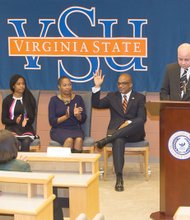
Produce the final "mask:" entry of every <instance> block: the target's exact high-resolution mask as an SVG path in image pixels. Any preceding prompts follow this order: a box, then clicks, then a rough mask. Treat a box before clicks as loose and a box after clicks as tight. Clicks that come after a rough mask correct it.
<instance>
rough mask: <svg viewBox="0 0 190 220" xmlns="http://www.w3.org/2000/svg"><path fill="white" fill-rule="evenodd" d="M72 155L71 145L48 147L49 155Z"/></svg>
mask: <svg viewBox="0 0 190 220" xmlns="http://www.w3.org/2000/svg"><path fill="white" fill-rule="evenodd" d="M70 155H71V148H69V147H48V148H47V156H54V157H69V156H70Z"/></svg>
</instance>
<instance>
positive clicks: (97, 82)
mask: <svg viewBox="0 0 190 220" xmlns="http://www.w3.org/2000/svg"><path fill="white" fill-rule="evenodd" d="M103 81H104V76H103V75H102V70H101V69H100V70H99V69H98V70H96V73H95V74H94V84H95V87H96V88H99V87H100V86H101V85H102V83H103Z"/></svg>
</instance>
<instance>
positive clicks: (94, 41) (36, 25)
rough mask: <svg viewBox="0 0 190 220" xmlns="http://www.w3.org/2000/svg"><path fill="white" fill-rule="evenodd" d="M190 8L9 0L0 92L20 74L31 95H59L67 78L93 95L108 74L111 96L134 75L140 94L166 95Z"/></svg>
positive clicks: (2, 22) (4, 9) (1, 22)
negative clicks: (121, 80) (98, 74)
mask: <svg viewBox="0 0 190 220" xmlns="http://www.w3.org/2000/svg"><path fill="white" fill-rule="evenodd" d="M185 2H186V1H185V0H182V1H180V3H179V2H178V1H177V0H174V1H172V5H171V4H169V3H166V2H165V1H163V0H162V1H161V2H159V5H156V4H155V3H154V4H153V3H150V1H149V0H144V1H143V3H142V2H141V1H140V0H136V1H132V0H129V1H119V2H118V1H115V0H111V1H110V0H109V1H108V0H102V1H99V0H98V1H95V2H90V1H88V2H86V3H85V2H82V1H81V3H80V4H79V1H69V0H68V1H61V0H46V1H44V0H39V1H36V0H33V1H32V0H28V1H27V2H25V1H24V0H18V1H16V2H12V1H11V0H2V1H1V7H0V12H1V19H0V28H1V32H0V35H1V42H0V45H1V50H0V56H1V59H0V63H1V64H0V87H1V88H2V89H4V88H8V87H9V79H10V77H11V76H12V75H13V74H15V73H18V74H22V75H23V76H24V77H25V78H26V80H27V83H28V86H29V88H31V89H40V90H54V89H57V79H58V78H59V77H60V76H63V75H66V76H68V77H69V78H70V79H71V81H72V82H73V88H74V90H90V89H91V87H92V86H93V74H94V73H95V71H96V70H97V69H102V71H103V74H104V75H105V80H104V84H103V87H102V89H103V90H105V91H113V90H115V89H116V83H117V78H118V76H119V75H120V74H121V73H126V72H127V73H129V74H131V75H132V76H133V81H134V83H133V84H134V87H135V89H136V90H138V91H153V92H154V91H159V89H160V85H161V82H162V78H163V74H164V68H165V65H166V64H167V63H169V62H175V60H176V50H177V46H178V45H179V44H180V43H182V42H188V41H189V37H190V36H189V35H190V31H187V30H186V31H185V27H186V26H189V25H188V23H187V21H188V18H189V15H188V14H189V13H187V14H185V13H184V10H187V9H186V8H187V7H185ZM179 7H181V8H182V9H181V10H180V11H183V13H182V14H181V16H180V19H179V18H178V17H179V13H180V12H179V13H175V12H176V11H177V9H178V8H179ZM167 9H169V10H170V17H169V16H168V11H167ZM171 9H173V10H171ZM171 14H173V16H172V15H171ZM180 31H181V33H180ZM174 33H175V35H174Z"/></svg>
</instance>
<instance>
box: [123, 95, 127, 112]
mask: <svg viewBox="0 0 190 220" xmlns="http://www.w3.org/2000/svg"><path fill="white" fill-rule="evenodd" d="M126 110H127V96H126V95H124V96H123V112H124V113H126Z"/></svg>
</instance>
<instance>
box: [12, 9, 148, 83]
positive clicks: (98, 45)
mask: <svg viewBox="0 0 190 220" xmlns="http://www.w3.org/2000/svg"><path fill="white" fill-rule="evenodd" d="M95 12H96V11H95V8H94V7H92V8H90V9H88V8H84V7H75V6H74V7H69V8H67V9H66V10H64V11H63V12H62V13H61V14H60V16H59V19H58V21H57V24H56V20H55V19H39V25H42V28H41V33H40V34H39V37H29V36H27V33H26V32H25V29H24V26H25V25H27V20H26V19H8V24H10V25H12V26H13V27H14V29H15V31H16V35H17V37H9V55H10V56H25V59H26V64H25V65H24V68H25V69H31V70H39V69H41V65H40V64H39V58H40V57H43V56H46V57H47V56H49V57H61V58H62V59H64V57H84V58H85V59H86V60H87V62H88V63H89V70H88V72H87V73H85V74H82V76H80V77H78V76H77V77H76V76H74V75H73V73H72V72H68V70H67V69H66V68H65V66H64V64H63V60H62V59H58V75H59V76H62V75H68V76H69V77H70V79H71V80H72V81H74V82H79V83H82V82H87V81H90V80H91V79H92V78H93V73H94V72H95V71H96V70H97V69H98V68H99V66H100V58H101V57H102V58H103V59H104V60H105V62H106V64H107V66H109V68H110V69H112V70H114V71H116V72H124V71H127V70H129V69H131V68H133V70H136V71H146V70H147V66H145V65H143V62H142V60H143V58H146V57H147V38H143V37H142V33H143V26H144V25H145V24H147V19H128V25H132V30H133V33H132V37H128V38H127V37H114V36H113V30H114V27H115V25H117V24H118V19H98V22H97V23H98V25H101V26H102V29H103V33H102V37H86V38H85V37H80V36H78V35H76V33H74V32H73V31H72V29H71V28H70V27H69V24H68V18H69V17H70V16H71V15H72V14H74V13H80V14H82V15H83V16H85V18H86V19H87V20H88V21H89V24H90V25H91V27H95V26H96V17H95V15H96V14H95ZM73 22H74V21H73ZM52 25H57V29H58V32H59V34H60V37H47V33H48V31H49V29H50V28H51V26H52ZM116 57H124V58H126V57H127V58H130V61H128V62H127V63H125V64H119V63H118V62H116V60H115V58H116Z"/></svg>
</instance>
